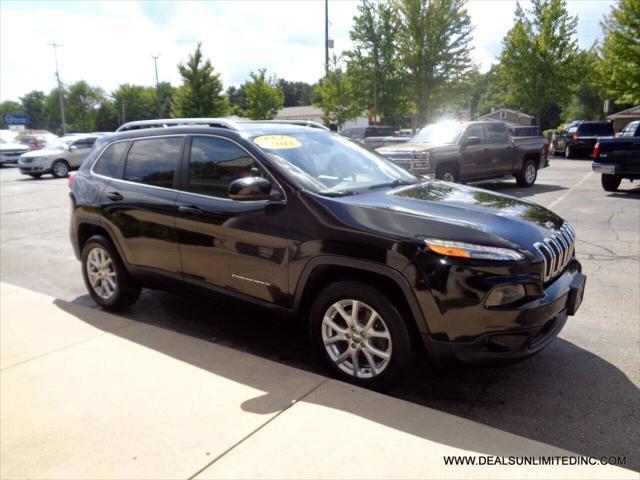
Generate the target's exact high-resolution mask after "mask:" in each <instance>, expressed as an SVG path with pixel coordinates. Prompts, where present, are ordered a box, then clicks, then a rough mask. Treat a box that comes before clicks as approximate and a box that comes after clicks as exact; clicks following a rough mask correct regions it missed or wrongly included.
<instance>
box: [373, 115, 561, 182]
mask: <svg viewBox="0 0 640 480" xmlns="http://www.w3.org/2000/svg"><path fill="white" fill-rule="evenodd" d="M547 150H548V148H547V139H546V138H544V137H542V136H540V137H526V138H518V137H512V136H511V133H510V132H509V129H508V128H507V124H506V123H504V122H499V121H495V122H493V121H491V122H464V123H460V122H440V123H434V124H431V125H427V126H426V127H425V128H423V129H422V130H420V132H418V133H417V134H416V135H415V136H414V137H413V138H412V139H411V140H410V141H409V142H408V143H405V144H402V145H390V146H388V147H382V148H379V149H377V152H378V153H380V154H382V155H384V156H386V157H387V158H389V159H390V160H391V161H393V162H394V163H396V164H397V165H399V166H401V167H403V168H405V169H407V170H409V171H411V172H412V173H414V174H416V175H435V177H436V178H438V179H440V180H445V181H448V182H457V181H461V182H477V181H482V180H489V179H493V178H500V177H504V176H507V175H509V176H514V177H515V178H516V180H517V182H518V185H520V186H523V187H530V186H531V185H533V184H534V183H535V181H536V178H537V176H538V170H539V169H541V168H544V167H547V166H549V162H548V159H547Z"/></svg>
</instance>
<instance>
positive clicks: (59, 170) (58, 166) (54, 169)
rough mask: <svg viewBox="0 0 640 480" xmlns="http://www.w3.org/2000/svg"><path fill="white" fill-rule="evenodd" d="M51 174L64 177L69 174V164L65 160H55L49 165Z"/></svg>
mask: <svg viewBox="0 0 640 480" xmlns="http://www.w3.org/2000/svg"><path fill="white" fill-rule="evenodd" d="M51 174H52V175H53V176H54V177H56V178H66V177H68V176H69V164H68V163H67V162H66V161H65V160H56V161H55V162H53V165H51Z"/></svg>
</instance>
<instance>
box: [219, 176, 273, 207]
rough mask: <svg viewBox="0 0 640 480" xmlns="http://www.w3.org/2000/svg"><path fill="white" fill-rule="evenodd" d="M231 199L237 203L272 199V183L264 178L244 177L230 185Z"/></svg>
mask: <svg viewBox="0 0 640 480" xmlns="http://www.w3.org/2000/svg"><path fill="white" fill-rule="evenodd" d="M229 198H230V199H231V200H237V201H240V202H242V201H244V202H250V201H257V200H269V199H271V182H270V181H269V180H267V179H266V178H262V177H244V178H238V179H237V180H234V181H233V182H231V184H230V185H229Z"/></svg>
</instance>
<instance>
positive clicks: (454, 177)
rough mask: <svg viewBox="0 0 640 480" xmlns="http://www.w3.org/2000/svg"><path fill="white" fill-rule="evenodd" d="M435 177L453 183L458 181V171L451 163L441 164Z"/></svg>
mask: <svg viewBox="0 0 640 480" xmlns="http://www.w3.org/2000/svg"><path fill="white" fill-rule="evenodd" d="M436 178H437V179H438V180H442V181H444V182H451V183H455V182H457V181H458V172H457V170H456V169H455V167H453V166H451V165H442V166H441V167H438V170H437V172H436Z"/></svg>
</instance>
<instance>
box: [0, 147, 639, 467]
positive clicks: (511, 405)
mask: <svg viewBox="0 0 640 480" xmlns="http://www.w3.org/2000/svg"><path fill="white" fill-rule="evenodd" d="M0 182H1V183H0V214H1V218H0V272H1V276H2V281H4V282H7V283H10V284H13V285H17V286H20V287H24V288H28V289H31V290H35V291H38V292H42V293H46V294H48V295H52V296H55V297H57V298H59V299H62V300H66V301H73V302H76V303H80V304H84V305H89V306H92V302H91V300H90V299H89V297H88V295H87V294H86V291H85V288H84V285H83V282H82V278H81V275H80V265H79V263H78V262H77V261H76V259H75V257H74V255H73V252H72V249H71V245H70V243H69V239H68V217H69V201H68V197H67V185H66V180H56V179H51V178H46V177H45V178H43V179H41V180H32V179H31V178H29V177H24V176H22V175H20V174H19V172H18V171H17V169H16V168H14V167H3V168H2V169H0ZM634 185H637V184H630V183H628V182H624V183H623V184H622V187H621V191H620V192H616V193H606V192H604V191H603V190H602V188H601V187H600V180H599V177H598V175H596V174H593V173H591V163H590V162H589V161H587V160H564V159H560V158H552V160H551V167H550V168H548V169H545V170H543V171H541V172H540V174H539V178H538V183H537V184H536V185H535V186H534V187H533V188H531V189H524V188H519V187H517V186H516V184H515V182H513V181H503V182H495V183H490V184H484V185H483V188H488V189H491V190H495V191H499V192H502V193H507V194H510V195H515V196H518V197H522V198H526V199H528V200H531V201H534V202H537V203H540V204H542V205H544V206H547V207H549V208H551V209H553V210H554V211H556V212H558V213H559V214H560V215H561V216H562V217H564V218H565V219H566V220H567V221H569V222H570V223H571V224H572V225H573V226H574V228H575V230H576V232H577V236H578V243H577V256H578V258H579V260H580V261H581V262H582V264H583V268H584V272H585V273H586V274H587V276H588V280H587V291H586V293H585V299H584V302H583V304H582V307H581V310H580V311H579V312H578V314H577V315H576V316H575V317H572V318H570V319H569V321H568V323H567V325H566V327H565V329H564V330H563V332H562V333H561V334H560V338H559V339H557V340H556V341H555V342H554V343H553V344H552V345H551V346H550V347H549V348H547V349H546V350H545V351H543V352H542V353H541V354H540V355H538V356H536V357H534V358H532V359H530V360H528V361H525V362H522V363H519V364H516V365H513V366H509V367H501V368H461V369H456V370H453V371H448V372H434V371H432V370H431V369H430V368H429V366H428V365H426V364H425V363H424V362H422V363H421V364H420V368H419V369H417V370H416V372H415V374H414V375H413V378H411V379H410V381H408V382H407V383H406V385H404V386H403V387H400V388H397V389H396V390H394V391H392V392H390V394H391V395H393V396H396V397H400V398H403V399H405V400H409V401H411V402H415V403H418V404H422V405H426V406H429V407H432V408H436V409H439V410H442V411H445V412H448V413H452V414H455V415H459V416H462V417H465V418H468V419H471V420H474V421H477V422H480V423H484V424H487V425H490V426H492V427H495V428H498V429H501V430H504V431H506V432H510V433H515V434H517V435H520V436H523V437H527V438H530V439H533V440H537V441H541V442H544V443H547V444H550V445H554V446H557V447H560V448H563V449H566V450H570V451H573V452H575V453H578V454H582V455H593V456H597V457H601V456H605V455H606V456H626V457H627V468H632V469H634V470H638V469H640V455H639V454H638V452H640V432H639V429H638V424H639V422H640V418H639V417H640V396H639V390H638V386H639V385H640V318H639V317H640V187H638V186H635V187H634ZM125 316H126V317H127V318H128V319H131V320H134V321H138V322H141V323H147V324H153V325H156V326H160V327H163V328H167V329H170V330H173V331H178V332H181V333H186V334H188V335H191V336H194V337H197V338H201V339H206V340H208V341H211V342H214V343H216V344H220V345H224V346H226V347H231V348H233V349H237V350H240V351H246V352H250V353H253V354H256V355H259V356H263V357H265V358H269V359H272V360H276V361H279V362H283V363H286V364H289V365H292V366H295V367H298V368H302V369H305V370H315V369H316V366H315V365H314V364H313V363H312V361H311V360H309V355H308V349H307V346H306V342H305V338H304V336H303V335H302V334H301V333H300V332H299V330H298V329H296V328H294V327H293V326H291V325H288V324H286V323H283V322H282V321H281V320H280V319H278V318H274V317H272V316H270V315H269V314H268V313H266V312H264V311H262V310H259V309H257V308H252V307H246V306H243V305H239V304H235V303H230V302H229V300H228V299H226V298H221V297H211V298H210V299H208V300H206V301H203V300H201V299H194V298H190V297H180V296H176V295H172V294H168V293H163V292H155V291H145V292H144V293H143V295H142V297H141V300H140V301H139V302H138V303H137V304H136V305H135V306H134V307H133V308H132V309H131V310H130V311H128V312H127V313H126V315H125ZM28 320H29V319H28V318H26V319H25V321H28Z"/></svg>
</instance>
